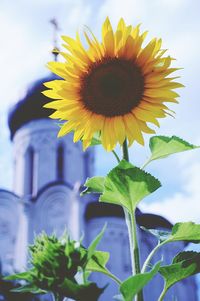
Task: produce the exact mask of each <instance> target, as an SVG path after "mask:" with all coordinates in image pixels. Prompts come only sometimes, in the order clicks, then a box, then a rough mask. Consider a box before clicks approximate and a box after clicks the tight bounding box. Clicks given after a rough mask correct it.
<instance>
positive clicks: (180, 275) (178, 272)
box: [159, 251, 200, 291]
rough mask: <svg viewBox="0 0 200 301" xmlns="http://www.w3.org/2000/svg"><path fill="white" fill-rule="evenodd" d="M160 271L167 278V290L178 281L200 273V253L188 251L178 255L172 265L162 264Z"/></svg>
mask: <svg viewBox="0 0 200 301" xmlns="http://www.w3.org/2000/svg"><path fill="white" fill-rule="evenodd" d="M159 273H160V274H161V275H162V276H163V278H164V279H165V291H167V290H168V289H169V288H170V287H171V286H172V285H174V284H175V283H176V282H179V281H181V280H183V279H185V278H187V277H189V276H192V275H194V274H197V273H200V253H197V252H193V251H188V252H181V253H179V254H178V255H176V256H175V257H174V259H173V261H172V264H171V265H167V266H162V267H160V269H159Z"/></svg>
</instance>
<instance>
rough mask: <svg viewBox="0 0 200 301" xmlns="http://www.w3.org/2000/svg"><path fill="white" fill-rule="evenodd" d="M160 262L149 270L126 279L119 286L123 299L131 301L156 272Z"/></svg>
mask: <svg viewBox="0 0 200 301" xmlns="http://www.w3.org/2000/svg"><path fill="white" fill-rule="evenodd" d="M159 268H160V262H158V263H157V264H156V265H155V266H154V267H153V269H152V270H151V271H150V272H147V273H143V274H137V275H134V276H131V277H129V278H128V279H126V280H125V281H124V282H123V283H122V284H121V286H120V292H121V293H122V295H123V297H124V299H125V301H132V300H133V298H134V297H135V295H137V294H138V293H139V292H140V291H141V290H142V289H143V287H144V286H145V285H146V284H147V283H148V282H149V281H150V280H151V279H152V278H153V277H154V276H155V275H156V274H157V273H158V271H159Z"/></svg>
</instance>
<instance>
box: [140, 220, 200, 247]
mask: <svg viewBox="0 0 200 301" xmlns="http://www.w3.org/2000/svg"><path fill="white" fill-rule="evenodd" d="M141 228H142V229H143V230H144V231H146V232H149V233H150V234H152V235H154V236H155V237H156V238H157V239H158V241H159V242H160V243H161V242H165V243H169V242H174V241H188V242H192V243H200V224H195V223H193V222H185V223H176V224H175V225H174V226H173V227H172V230H171V231H163V230H157V229H146V228H144V227H141Z"/></svg>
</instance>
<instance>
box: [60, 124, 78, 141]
mask: <svg viewBox="0 0 200 301" xmlns="http://www.w3.org/2000/svg"><path fill="white" fill-rule="evenodd" d="M75 126H76V123H75V122H71V121H68V122H66V123H64V124H63V126H62V127H61V129H60V131H59V133H58V137H62V136H64V135H66V134H68V133H69V132H71V131H72V130H73V129H74V127H75Z"/></svg>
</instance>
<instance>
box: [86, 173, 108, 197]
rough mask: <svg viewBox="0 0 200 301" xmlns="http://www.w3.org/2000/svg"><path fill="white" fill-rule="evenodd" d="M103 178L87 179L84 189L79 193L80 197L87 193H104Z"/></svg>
mask: <svg viewBox="0 0 200 301" xmlns="http://www.w3.org/2000/svg"><path fill="white" fill-rule="evenodd" d="M104 182H105V178H104V177H92V178H88V179H87V180H86V182H85V184H84V186H85V187H86V189H85V190H84V191H83V192H82V193H81V195H84V194H87V193H103V191H104Z"/></svg>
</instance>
